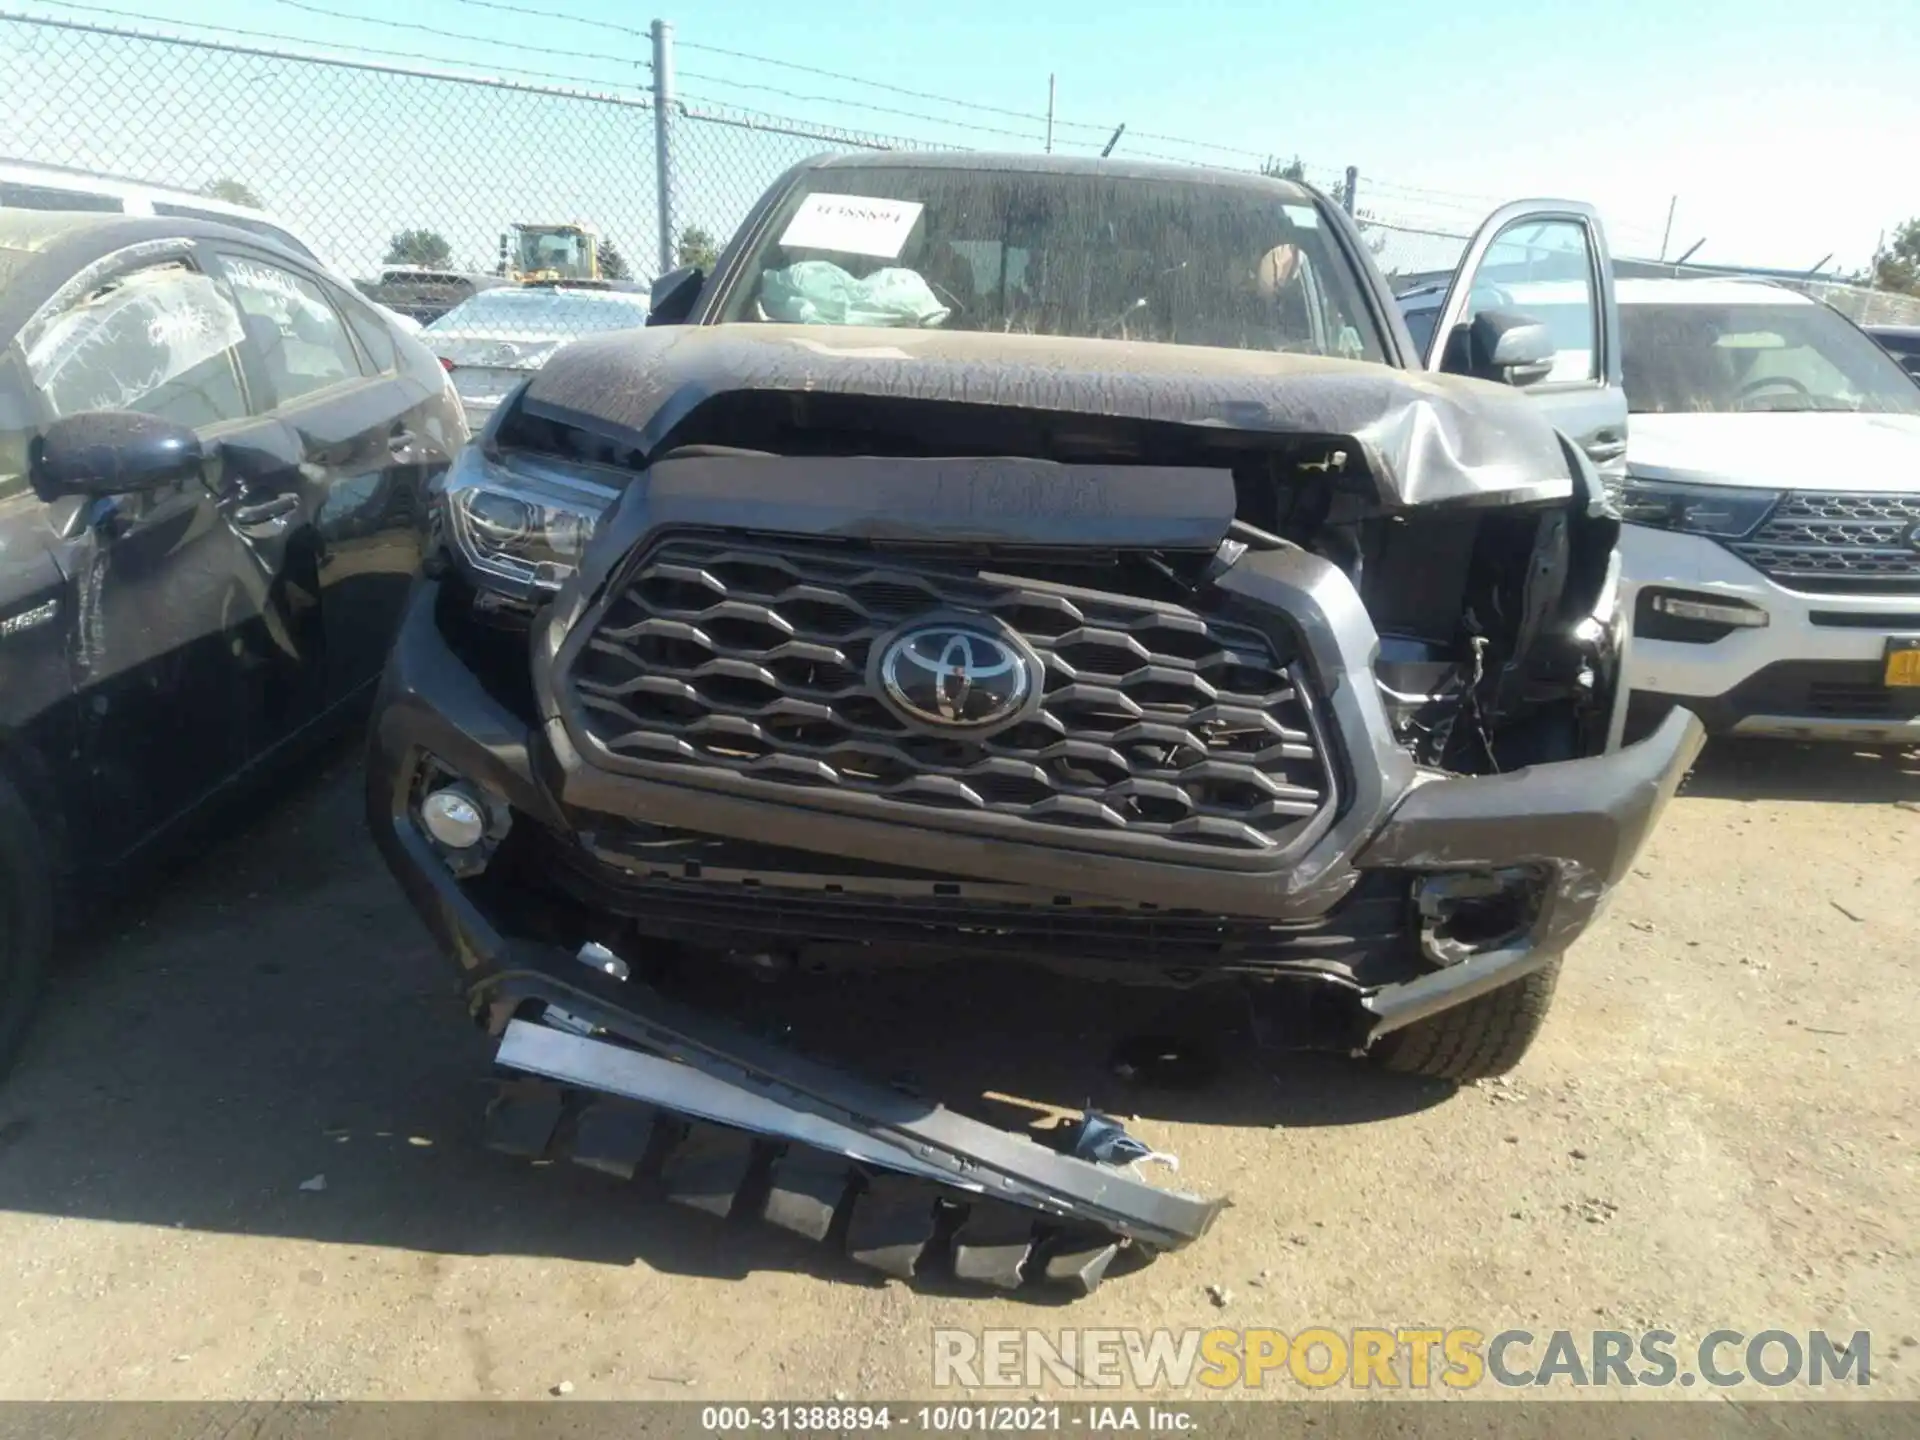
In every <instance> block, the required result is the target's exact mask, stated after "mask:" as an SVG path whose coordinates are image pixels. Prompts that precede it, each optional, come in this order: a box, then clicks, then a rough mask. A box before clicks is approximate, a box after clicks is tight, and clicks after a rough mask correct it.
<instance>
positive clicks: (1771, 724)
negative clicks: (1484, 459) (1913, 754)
mask: <svg viewBox="0 0 1920 1440" xmlns="http://www.w3.org/2000/svg"><path fill="white" fill-rule="evenodd" d="M1620 549H1621V556H1622V561H1623V564H1622V570H1621V593H1620V605H1621V610H1622V614H1623V615H1624V616H1625V617H1626V618H1627V621H1628V626H1629V632H1630V633H1629V635H1628V638H1627V641H1626V645H1625V649H1624V655H1623V658H1622V662H1621V664H1622V682H1621V685H1620V687H1619V700H1618V703H1619V705H1620V707H1621V719H1622V722H1623V723H1622V724H1621V725H1620V727H1619V729H1620V731H1621V733H1623V734H1625V735H1628V736H1632V735H1634V734H1638V733H1643V732H1644V731H1645V730H1646V728H1647V727H1648V726H1649V725H1651V724H1654V723H1657V721H1658V718H1659V717H1660V716H1661V715H1663V714H1665V713H1666V712H1667V711H1669V710H1671V709H1672V708H1673V707H1674V706H1676V705H1679V706H1684V707H1685V708H1687V709H1689V710H1692V711H1693V712H1694V713H1695V714H1696V715H1698V716H1699V717H1700V719H1701V720H1702V722H1704V724H1705V725H1706V727H1707V729H1708V731H1709V733H1712V734H1738V735H1761V736H1773V737H1779V738H1791V739H1800V740H1847V741H1854V742H1863V743H1876V744H1902V743H1913V742H1915V741H1917V740H1920V690H1917V691H1914V692H1912V693H1911V694H1906V695H1903V694H1901V693H1900V692H1898V691H1889V690H1888V689H1887V687H1885V686H1884V685H1883V684H1881V677H1882V666H1883V661H1884V655H1885V651H1886V644H1887V640H1888V638H1889V637H1891V636H1902V635H1909V636H1910V635H1920V594H1913V595H1866V594H1854V595H1813V594H1805V593H1802V592H1800V591H1796V590H1789V589H1786V588H1785V587H1784V586H1781V585H1779V584H1777V583H1775V582H1774V581H1773V580H1771V579H1769V578H1768V577H1767V576H1765V575H1762V574H1761V573H1760V572H1759V571H1758V570H1756V569H1754V568H1753V567H1752V566H1751V565H1749V564H1748V563H1747V562H1746V561H1745V560H1743V559H1741V558H1740V557H1739V556H1737V555H1735V554H1734V553H1733V552H1732V551H1730V550H1728V549H1727V548H1726V547H1725V546H1724V545H1721V544H1720V543H1719V542H1717V541H1715V540H1710V539H1707V538H1706V537H1704V536H1699V535H1684V534H1678V533H1675V532H1672V531H1667V530H1655V529H1649V528H1648V527H1646V526H1642V525H1627V526H1623V527H1622V529H1621V541H1620ZM1650 589H1657V590H1661V591H1667V592H1677V593H1679V594H1682V595H1684V596H1692V597H1697V598H1699V599H1702V600H1707V601H1713V600H1731V601H1744V602H1745V603H1746V604H1748V605H1752V606H1757V607H1758V608H1759V609H1761V610H1763V611H1765V612H1766V615H1767V623H1766V625H1764V626H1761V627H1757V628H1747V629H1737V630H1734V631H1733V632H1732V633H1730V634H1727V635H1724V636H1722V637H1721V638H1719V639H1713V640H1707V641H1704V642H1691V641H1681V640H1663V639H1651V638H1649V637H1647V636H1646V635H1644V634H1638V633H1631V630H1632V625H1633V620H1634V617H1636V616H1637V615H1638V614H1639V613H1640V601H1641V595H1642V592H1644V591H1647V590H1650Z"/></svg>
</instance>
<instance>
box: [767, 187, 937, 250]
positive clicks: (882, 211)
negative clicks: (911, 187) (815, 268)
mask: <svg viewBox="0 0 1920 1440" xmlns="http://www.w3.org/2000/svg"><path fill="white" fill-rule="evenodd" d="M925 208H926V207H925V206H924V205H922V204H921V203H920V202H919V201H918V200H876V199H874V198H873V197H872V196H870V195H809V196H807V198H806V199H805V200H803V201H801V202H800V208H799V209H798V210H796V211H795V212H794V215H793V219H792V220H790V221H788V222H787V228H786V230H785V231H784V232H782V234H781V236H780V243H781V244H782V245H785V246H788V247H789V248H791V249H795V250H835V251H838V252H839V253H841V254H842V255H871V256H873V257H874V258H876V259H879V260H896V259H898V258H899V256H900V251H901V250H902V249H903V248H904V247H905V246H906V243H907V236H909V235H911V234H912V233H913V226H914V222H915V221H916V220H918V219H919V218H920V212H921V211H922V210H924V209H925Z"/></svg>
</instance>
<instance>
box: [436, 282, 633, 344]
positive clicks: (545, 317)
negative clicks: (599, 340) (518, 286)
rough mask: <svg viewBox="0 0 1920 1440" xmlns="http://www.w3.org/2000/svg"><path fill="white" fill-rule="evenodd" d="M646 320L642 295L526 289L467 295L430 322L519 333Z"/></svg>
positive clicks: (579, 331) (440, 327) (567, 331)
mask: <svg viewBox="0 0 1920 1440" xmlns="http://www.w3.org/2000/svg"><path fill="white" fill-rule="evenodd" d="M646 323H647V307H646V304H645V302H644V301H642V300H640V299H638V298H633V299H629V298H627V297H625V296H612V295H607V296H601V295H554V294H546V293H541V292H539V291H526V290H483V291H481V293H480V294H478V295H475V296H474V297H473V298H472V299H471V300H463V301H461V302H460V303H459V304H458V305H456V306H454V307H453V309H451V310H449V311H448V312H447V313H446V314H444V315H442V316H441V317H440V318H439V319H438V320H436V321H434V322H433V324H431V325H429V326H428V327H427V328H428V329H429V330H433V331H446V330H499V331H502V332H506V333H511V334H515V335H585V334H588V333H589V332H591V331H596V330H630V329H632V328H634V327H635V326H637V325H644V324H646Z"/></svg>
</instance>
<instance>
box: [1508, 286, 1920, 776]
mask: <svg viewBox="0 0 1920 1440" xmlns="http://www.w3.org/2000/svg"><path fill="white" fill-rule="evenodd" d="M1617 289H1618V294H1619V301H1620V327H1621V336H1622V345H1623V351H1622V359H1623V362H1624V378H1625V380H1626V387H1627V401H1628V406H1629V410H1630V419H1629V421H1628V426H1627V478H1626V480H1625V482H1624V484H1623V485H1622V486H1621V487H1620V489H1619V491H1618V493H1617V495H1616V499H1617V502H1618V503H1619V505H1620V509H1621V513H1622V516H1623V517H1624V519H1625V520H1626V521H1627V524H1626V526H1625V528H1624V530H1623V532H1622V542H1621V552H1622V583H1621V593H1620V604H1621V606H1622V608H1623V610H1624V612H1625V615H1626V616H1627V618H1628V621H1629V624H1630V627H1631V628H1630V636H1629V639H1628V642H1627V650H1626V655H1625V658H1624V661H1623V664H1624V666H1625V683H1624V684H1623V685H1622V686H1621V695H1622V697H1623V699H1622V703H1621V706H1620V708H1619V712H1618V714H1617V715H1616V720H1615V725H1616V733H1617V734H1619V735H1620V736H1622V737H1623V738H1625V739H1628V740H1631V739H1633V738H1635V737H1636V736H1638V735H1640V734H1644V733H1647V731H1648V730H1649V729H1650V727H1651V726H1653V725H1655V724H1657V723H1658V722H1659V719H1660V718H1661V717H1662V716H1664V715H1665V714H1666V713H1667V712H1668V711H1669V710H1671V708H1672V707H1673V706H1674V705H1676V704H1677V705H1684V706H1685V707H1686V708H1687V709H1689V710H1691V711H1693V712H1694V713H1695V714H1697V715H1698V716H1700V718H1701V719H1702V720H1703V721H1704V722H1706V725H1707V727H1708V729H1709V730H1710V731H1712V732H1715V733H1721V734H1743V735H1770V736H1779V737H1791V738H1795V739H1813V740H1818V739H1832V740H1848V741H1854V742H1864V743H1869V744H1898V743H1907V742H1912V741H1914V740H1916V739H1920V385H1916V384H1915V383H1914V380H1913V378H1912V377H1911V376H1909V375H1907V374H1906V373H1905V372H1904V371H1903V370H1901V368H1900V366H1899V365H1898V364H1897V363H1896V362H1895V361H1894V360H1893V359H1892V357H1890V356H1889V355H1888V354H1887V353H1886V352H1885V351H1884V350H1883V349H1881V347H1880V346H1878V345H1877V344H1875V343H1874V342H1873V341H1872V340H1871V339H1869V338H1868V337H1867V336H1866V335H1865V334H1863V333H1862V332H1861V331H1860V330H1859V329H1857V328H1856V327H1855V326H1854V325H1853V324H1852V323H1851V322H1850V321H1848V320H1846V319H1845V318H1844V317H1842V316H1841V315H1839V314H1838V313H1837V312H1835V311H1833V310H1831V309H1829V308H1828V307H1827V306H1825V305H1822V304H1820V303H1819V302H1818V301H1815V300H1810V299H1808V298H1806V297H1805V296H1803V295H1799V294H1796V293H1795V292H1793V291H1791V290H1787V289H1784V288H1782V287H1780V286H1777V285H1770V284H1767V283H1764V282H1759V281H1747V280H1622V281H1620V282H1619V284H1618V286H1617ZM1523 308H1524V302H1523Z"/></svg>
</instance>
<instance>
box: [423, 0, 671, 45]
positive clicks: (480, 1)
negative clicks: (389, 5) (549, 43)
mask: <svg viewBox="0 0 1920 1440" xmlns="http://www.w3.org/2000/svg"><path fill="white" fill-rule="evenodd" d="M454 3H455V4H456V5H471V6H473V7H474V8H475V9H476V10H504V11H505V12H506V13H507V14H509V15H531V16H532V17H533V18H534V19H536V20H557V21H560V22H561V23H562V24H567V25H591V26H592V27H593V28H594V29H596V30H611V31H613V32H614V33H615V34H616V35H632V36H635V37H637V38H639V39H641V40H646V41H651V40H652V39H653V32H652V31H650V30H641V29H638V28H637V27H635V26H632V25H616V24H615V23H614V22H613V21H611V20H594V19H591V18H589V17H588V16H585V15H568V14H566V13H564V12H562V11H559V10H541V9H539V8H537V7H536V6H532V5H508V4H505V3H504V0H454Z"/></svg>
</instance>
